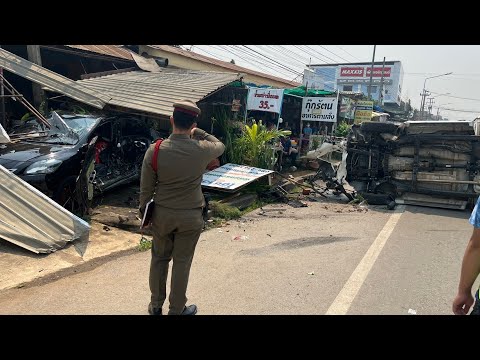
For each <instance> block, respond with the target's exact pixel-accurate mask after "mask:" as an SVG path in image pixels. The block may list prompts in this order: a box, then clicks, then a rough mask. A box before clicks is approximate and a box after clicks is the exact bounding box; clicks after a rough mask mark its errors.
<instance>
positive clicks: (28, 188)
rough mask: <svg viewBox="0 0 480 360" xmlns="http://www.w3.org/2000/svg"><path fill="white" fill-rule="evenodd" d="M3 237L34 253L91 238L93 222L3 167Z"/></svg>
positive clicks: (0, 177)
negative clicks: (91, 223)
mask: <svg viewBox="0 0 480 360" xmlns="http://www.w3.org/2000/svg"><path fill="white" fill-rule="evenodd" d="M0 193H1V194H2V200H1V204H2V206H0V238H1V239H4V240H6V241H8V242H11V243H13V244H15V245H18V246H20V247H22V248H24V249H27V250H29V251H32V252H34V253H37V254H39V253H51V252H54V251H56V250H59V249H61V248H63V247H65V245H66V244H67V243H68V242H72V241H74V240H79V239H81V240H83V239H88V236H89V233H90V225H89V224H88V223H87V222H86V221H84V220H82V219H80V218H79V217H77V216H75V215H74V214H72V213H71V212H69V211H68V210H66V209H65V208H63V207H61V206H60V205H58V204H57V203H56V202H54V201H53V200H52V199H50V198H49V197H47V196H46V195H45V194H43V193H41V192H40V191H39V190H37V189H36V188H34V187H33V186H32V185H30V184H28V183H27V182H25V181H23V180H22V179H21V178H19V177H18V176H16V175H15V174H13V173H12V172H11V171H9V170H7V169H6V168H4V167H3V166H0Z"/></svg>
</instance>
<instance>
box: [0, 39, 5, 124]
mask: <svg viewBox="0 0 480 360" xmlns="http://www.w3.org/2000/svg"><path fill="white" fill-rule="evenodd" d="M1 48H2V46H0V49H1ZM0 98H1V102H0V114H1V115H0V125H2V127H3V128H4V129H5V130H6V129H7V119H6V116H5V89H4V87H3V68H2V67H0Z"/></svg>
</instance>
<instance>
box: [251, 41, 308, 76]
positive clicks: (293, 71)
mask: <svg viewBox="0 0 480 360" xmlns="http://www.w3.org/2000/svg"><path fill="white" fill-rule="evenodd" d="M242 46H243V47H244V48H246V49H248V50H250V51H253V52H254V53H256V54H259V55H260V56H263V57H264V58H266V59H268V60H270V61H272V62H274V63H276V64H278V65H280V66H282V67H284V68H285V69H287V70H289V71H291V72H292V73H294V74H300V73H299V72H298V71H296V70H293V69H291V68H289V67H288V66H285V65H283V64H281V63H279V62H278V61H275V60H273V59H271V58H269V57H268V56H266V55H264V54H262V53H260V52H258V51H256V50H253V49H251V48H249V47H248V46H247V45H242Z"/></svg>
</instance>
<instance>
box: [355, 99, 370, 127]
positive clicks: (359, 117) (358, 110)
mask: <svg viewBox="0 0 480 360" xmlns="http://www.w3.org/2000/svg"><path fill="white" fill-rule="evenodd" d="M372 111H373V101H357V104H356V107H355V121H354V122H355V124H359V123H361V122H363V121H370V120H372Z"/></svg>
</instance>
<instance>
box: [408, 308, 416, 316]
mask: <svg viewBox="0 0 480 360" xmlns="http://www.w3.org/2000/svg"><path fill="white" fill-rule="evenodd" d="M408 313H409V314H412V315H417V310H413V309H408Z"/></svg>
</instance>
